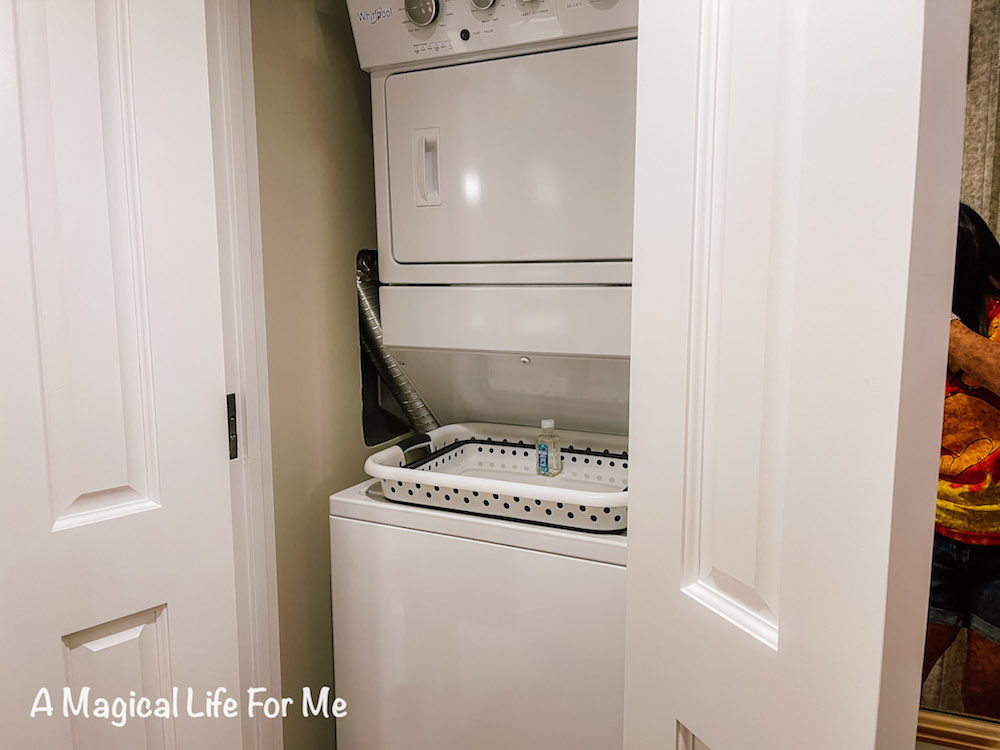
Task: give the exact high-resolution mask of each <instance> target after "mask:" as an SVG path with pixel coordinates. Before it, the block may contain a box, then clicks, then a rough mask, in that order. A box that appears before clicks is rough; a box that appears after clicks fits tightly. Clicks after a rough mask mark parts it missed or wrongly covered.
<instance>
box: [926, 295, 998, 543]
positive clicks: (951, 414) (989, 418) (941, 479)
mask: <svg viewBox="0 0 1000 750" xmlns="http://www.w3.org/2000/svg"><path fill="white" fill-rule="evenodd" d="M989 316H990V326H989V332H988V335H989V337H990V338H991V339H993V340H994V341H1000V300H998V301H995V302H993V303H992V304H991V306H990V309H989ZM936 528H937V530H938V532H940V533H941V534H943V535H944V536H947V537H950V538H952V539H956V540H958V541H960V542H965V543H967V544H996V545H1000V396H998V395H997V394H995V393H993V392H992V391H990V390H987V389H986V388H982V387H980V386H979V384H978V383H976V382H975V381H974V380H973V379H972V378H970V377H969V376H968V375H966V374H965V373H961V372H960V373H958V374H954V375H949V376H948V383H947V385H946V386H945V396H944V426H943V429H942V432H941V464H940V468H939V470H938V501H937V518H936Z"/></svg>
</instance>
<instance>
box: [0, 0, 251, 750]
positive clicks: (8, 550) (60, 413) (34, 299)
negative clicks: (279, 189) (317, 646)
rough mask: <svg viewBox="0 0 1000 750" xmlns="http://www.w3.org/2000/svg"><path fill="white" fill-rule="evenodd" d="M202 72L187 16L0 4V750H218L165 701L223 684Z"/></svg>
mask: <svg viewBox="0 0 1000 750" xmlns="http://www.w3.org/2000/svg"><path fill="white" fill-rule="evenodd" d="M206 54H207V53H206V39H205V7H204V4H203V3H202V2H199V1H198V0H183V1H182V2H170V3H163V2H155V1H154V0H95V1H92V2H79V0H2V2H0V165H2V166H0V321H2V322H0V352H2V355H0V357H2V359H0V363H2V364H0V507H2V510H3V515H2V519H0V636H2V638H0V640H2V642H3V644H4V645H3V658H2V660H0V664H2V668H0V673H2V676H0V727H2V735H3V740H2V743H0V744H3V745H4V747H11V748H53V749H55V748H70V747H72V748H93V749H97V748H105V749H114V748H123V749H124V748H128V749H129V750H133V749H134V748H209V747H211V748H239V747H240V746H241V740H240V719H238V718H233V719H219V720H212V719H209V718H189V717H188V715H187V714H188V711H187V701H186V690H187V688H188V687H190V688H192V689H193V691H194V704H193V708H194V709H195V710H194V713H198V712H202V711H204V703H205V692H206V691H208V690H213V691H214V690H215V689H216V688H217V687H225V688H226V689H227V691H228V695H230V696H235V697H237V698H238V697H239V695H238V690H239V687H240V685H239V674H238V663H237V643H236V595H235V587H234V561H233V531H232V513H231V506H230V495H229V478H228V468H227V460H228V450H227V430H226V399H225V391H224V379H223V356H222V323H221V307H220V284H219V255H218V237H217V230H216V216H215V199H214V195H215V193H214V182H213V162H212V150H211V146H212V143H211V129H210V120H209V100H208V73H207V61H206ZM173 686H177V687H178V688H179V691H180V695H179V702H180V705H179V709H180V711H179V713H180V717H179V718H177V719H158V718H150V719H146V720H142V719H139V718H132V717H127V718H126V720H125V721H124V726H122V727H114V726H112V721H113V720H114V718H112V719H99V718H90V719H84V718H82V717H71V718H64V717H63V688H64V687H68V688H70V690H71V691H72V699H73V701H74V702H78V701H79V700H80V696H81V691H82V690H83V688H85V687H89V688H90V695H89V697H90V701H89V709H90V712H91V713H92V714H93V713H94V712H95V711H97V710H98V709H97V706H98V701H97V699H98V698H104V699H107V700H109V701H112V700H114V699H115V698H123V699H124V700H125V701H128V700H129V698H130V697H131V691H135V693H136V697H137V698H138V697H141V696H146V697H148V698H151V699H155V698H157V697H161V696H167V697H169V696H170V695H171V687H173ZM42 688H46V689H47V690H49V691H50V692H51V696H52V704H53V715H52V716H51V717H48V716H46V714H45V713H44V712H38V713H36V715H35V717H34V718H30V717H29V711H30V710H31V708H32V704H33V702H34V701H35V698H36V696H37V695H38V693H39V691H40V690H41V689H42ZM118 723H121V719H118Z"/></svg>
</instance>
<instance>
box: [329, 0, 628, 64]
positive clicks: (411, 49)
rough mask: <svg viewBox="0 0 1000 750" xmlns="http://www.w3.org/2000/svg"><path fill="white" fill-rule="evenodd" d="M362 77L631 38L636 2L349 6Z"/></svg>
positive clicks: (394, 1)
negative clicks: (567, 43)
mask: <svg viewBox="0 0 1000 750" xmlns="http://www.w3.org/2000/svg"><path fill="white" fill-rule="evenodd" d="M347 6H348V9H349V11H350V16H351V25H352V27H353V29H354V40H355V42H356V43H357V47H358V59H359V60H360V62H361V67H362V68H364V69H365V70H369V71H370V70H378V69H381V68H390V67H396V66H407V67H412V66H413V65H415V64H421V63H425V64H427V65H428V66H430V65H436V64H441V63H442V62H445V61H446V59H447V58H450V57H456V56H459V55H464V56H469V55H476V54H479V53H489V52H491V51H493V50H498V49H505V48H510V47H519V46H524V45H530V44H538V43H544V42H550V41H554V40H559V39H572V38H578V37H587V36H595V35H599V34H608V33H614V32H628V31H633V32H634V30H635V29H636V27H637V24H638V0H347Z"/></svg>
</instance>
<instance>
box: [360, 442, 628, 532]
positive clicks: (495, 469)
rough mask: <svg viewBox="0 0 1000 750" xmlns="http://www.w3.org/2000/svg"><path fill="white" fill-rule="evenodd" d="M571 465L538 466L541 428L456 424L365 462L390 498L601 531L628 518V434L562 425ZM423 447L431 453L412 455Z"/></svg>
mask: <svg viewBox="0 0 1000 750" xmlns="http://www.w3.org/2000/svg"><path fill="white" fill-rule="evenodd" d="M558 432H559V435H560V440H561V444H562V461H563V470H562V472H561V473H560V474H558V475H557V476H554V477H547V476H540V475H538V474H537V473H536V471H535V467H536V461H537V457H536V453H535V439H536V437H537V436H538V433H539V430H538V428H531V427H517V426H511V425H495V424H484V423H470V424H453V425H446V426H444V427H440V428H438V429H436V430H432V431H431V432H430V433H428V434H426V435H415V436H413V437H411V438H408V439H406V440H404V441H402V442H401V443H399V444H398V445H394V446H392V447H391V448H386V449H385V450H383V451H380V452H378V453H376V454H375V455H373V456H371V457H370V458H369V459H368V461H366V462H365V471H366V472H368V474H369V475H370V476H372V477H374V478H375V479H379V480H381V483H382V493H383V494H384V495H385V497H386V499H388V500H391V501H394V502H400V503H407V504H411V505H424V506H430V507H434V508H443V509H446V510H454V511H459V512H464V513H475V514H478V515H486V516H497V517H500V518H508V519H512V520H517V521H527V522H530V523H540V524H546V525H549V526H560V527H563V528H572V529H583V530H585V531H595V532H618V531H622V530H623V529H625V527H626V526H627V523H628V451H627V447H628V444H627V441H626V439H625V438H623V437H617V436H610V435H596V434H592V433H585V432H571V431H564V430H559V431H558ZM418 448H426V449H429V450H430V455H428V456H424V457H422V458H418V459H416V460H413V461H412V462H410V463H407V454H411V453H413V452H415V450H416V449H418Z"/></svg>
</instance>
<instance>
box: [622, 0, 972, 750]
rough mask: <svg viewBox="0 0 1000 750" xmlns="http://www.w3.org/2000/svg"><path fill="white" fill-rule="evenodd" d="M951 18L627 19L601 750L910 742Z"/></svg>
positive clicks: (936, 364)
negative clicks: (626, 233) (619, 437)
mask: <svg viewBox="0 0 1000 750" xmlns="http://www.w3.org/2000/svg"><path fill="white" fill-rule="evenodd" d="M968 22H969V3H968V2H967V0H965V1H962V0H904V1H902V2H900V1H897V0H835V1H834V0H759V1H758V2H752V3H750V2H740V0H689V1H688V2H644V3H642V5H641V9H640V20H639V26H640V38H639V68H638V69H639V75H638V112H637V139H636V148H637V159H636V224H635V227H636V233H635V252H634V288H633V322H632V358H631V364H632V377H631V401H630V403H631V421H630V450H631V453H632V462H631V465H632V466H631V474H630V477H629V499H630V504H631V507H630V509H629V510H630V513H629V558H628V577H629V582H628V615H627V638H626V643H627V653H626V670H625V675H626V700H625V747H626V748H627V750H648V749H649V748H663V749H666V748H670V749H671V750H674V749H675V748H676V749H677V750H695V749H697V750H806V749H808V750H912V748H913V747H914V742H915V730H916V720H917V704H918V697H919V683H920V661H921V656H922V653H923V638H924V628H925V622H926V611H927V592H928V585H929V577H930V552H931V538H932V532H933V517H934V502H935V492H936V473H937V466H938V453H939V448H938V446H939V439H940V429H941V423H940V420H941V404H942V399H943V386H944V379H945V363H946V351H947V327H948V319H949V315H948V313H949V303H950V297H951V276H952V263H953V256H954V248H955V236H956V224H957V214H958V196H959V190H958V188H959V173H960V166H961V149H962V122H963V111H964V106H963V104H964V102H963V100H964V91H965V73H966V64H965V56H966V45H967V40H968V28H969V26H968Z"/></svg>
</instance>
